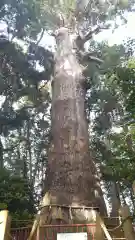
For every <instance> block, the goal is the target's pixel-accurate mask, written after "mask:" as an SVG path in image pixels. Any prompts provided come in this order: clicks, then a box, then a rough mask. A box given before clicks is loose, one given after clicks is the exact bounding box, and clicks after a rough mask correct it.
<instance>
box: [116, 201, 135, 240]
mask: <svg viewBox="0 0 135 240" xmlns="http://www.w3.org/2000/svg"><path fill="white" fill-rule="evenodd" d="M119 213H120V216H121V217H122V221H123V231H124V235H125V238H126V240H135V233H134V230H133V225H132V220H131V215H130V210H129V207H128V206H127V205H125V206H123V207H121V208H120V210H119Z"/></svg>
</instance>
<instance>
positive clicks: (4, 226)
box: [0, 210, 10, 240]
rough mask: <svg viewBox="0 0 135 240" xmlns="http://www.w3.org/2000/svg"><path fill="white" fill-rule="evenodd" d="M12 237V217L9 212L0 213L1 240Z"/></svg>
mask: <svg viewBox="0 0 135 240" xmlns="http://www.w3.org/2000/svg"><path fill="white" fill-rule="evenodd" d="M9 235H10V217H9V216H8V211H7V210H3V211H0V240H8V239H9Z"/></svg>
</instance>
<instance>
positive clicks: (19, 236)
mask: <svg viewBox="0 0 135 240" xmlns="http://www.w3.org/2000/svg"><path fill="white" fill-rule="evenodd" d="M95 230H96V224H73V225H45V226H42V227H40V228H39V232H40V231H42V237H43V239H45V240H54V239H56V236H57V233H84V232H86V233H87V239H88V240H94V239H95ZM30 231H31V228H20V229H19V228H17V229H12V230H11V236H12V239H13V240H27V239H28V237H29V234H30Z"/></svg>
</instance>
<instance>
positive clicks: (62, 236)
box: [57, 233, 87, 240]
mask: <svg viewBox="0 0 135 240" xmlns="http://www.w3.org/2000/svg"><path fill="white" fill-rule="evenodd" d="M75 239H77V240H87V233H58V234H57V240H75Z"/></svg>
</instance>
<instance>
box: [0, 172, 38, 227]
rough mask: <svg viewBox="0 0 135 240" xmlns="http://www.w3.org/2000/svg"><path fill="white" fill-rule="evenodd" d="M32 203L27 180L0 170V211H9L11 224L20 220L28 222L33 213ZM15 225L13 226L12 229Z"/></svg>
mask: <svg viewBox="0 0 135 240" xmlns="http://www.w3.org/2000/svg"><path fill="white" fill-rule="evenodd" d="M33 201H34V200H33V198H31V189H30V186H29V183H28V182H27V179H23V178H21V177H20V176H14V175H12V173H11V172H10V171H7V170H4V169H3V170H0V209H1V210H3V209H8V210H9V211H10V214H11V216H12V218H13V223H14V222H15V221H16V222H17V220H20V219H22V220H23V219H24V220H26V219H27V220H30V219H31V218H32V217H33V214H34V212H35V209H34V202H33ZM16 224H18V225H19V223H16ZM16 224H13V225H14V227H15V226H17V225H16Z"/></svg>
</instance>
